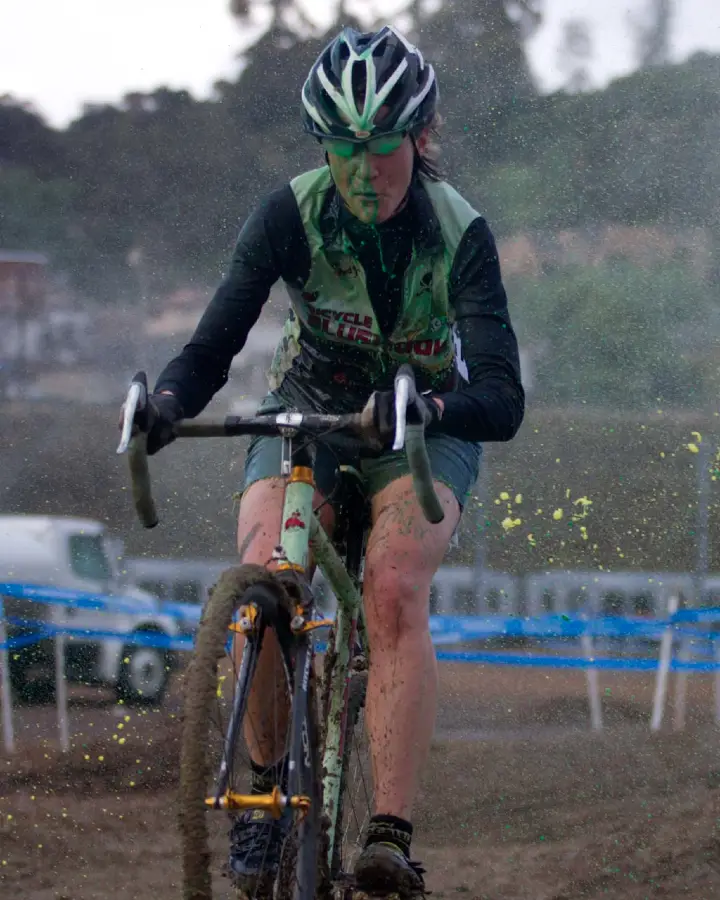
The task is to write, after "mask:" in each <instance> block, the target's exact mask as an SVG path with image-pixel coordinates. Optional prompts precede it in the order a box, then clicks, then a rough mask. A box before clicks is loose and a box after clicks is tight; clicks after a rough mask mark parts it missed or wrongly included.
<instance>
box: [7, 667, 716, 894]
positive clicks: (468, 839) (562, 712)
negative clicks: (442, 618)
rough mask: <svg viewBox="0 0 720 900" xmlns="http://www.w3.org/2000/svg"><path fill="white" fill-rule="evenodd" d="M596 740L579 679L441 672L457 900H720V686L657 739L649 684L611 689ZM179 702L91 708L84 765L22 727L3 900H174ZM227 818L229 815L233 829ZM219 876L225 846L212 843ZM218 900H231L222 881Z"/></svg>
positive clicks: (435, 809)
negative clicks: (716, 706)
mask: <svg viewBox="0 0 720 900" xmlns="http://www.w3.org/2000/svg"><path fill="white" fill-rule="evenodd" d="M601 682H602V690H603V712H604V717H605V724H606V727H605V729H604V730H603V732H602V733H601V734H597V733H593V732H591V731H590V730H589V723H588V711H587V701H586V694H585V682H584V676H583V674H582V673H581V672H571V673H570V674H563V673H560V672H558V671H548V672H544V671H538V670H523V669H503V668H491V667H485V666H475V665H465V666H463V665H454V666H453V665H447V664H445V665H443V666H442V670H441V711H440V715H439V719H438V728H437V733H436V742H435V746H434V748H433V751H432V757H431V761H430V765H429V767H428V771H427V776H426V778H425V781H424V786H423V791H422V795H421V798H420V802H419V805H418V809H417V812H416V814H415V816H414V820H415V825H416V838H415V841H414V855H415V856H416V857H417V858H419V859H422V861H423V864H424V865H425V866H426V868H427V869H428V875H427V881H428V886H429V888H430V889H431V890H432V891H433V897H437V898H442V900H450V898H459V897H461V896H464V895H465V896H468V898H471V900H511V898H513V900H531V898H532V900H576V898H577V900H579V898H583V900H595V898H600V897H602V898H618V900H619V898H623V900H625V898H627V900H644V898H655V897H658V898H660V897H662V898H690V900H712V898H720V754H719V753H718V749H719V745H720V729H718V728H717V727H716V726H715V725H714V724H713V722H712V709H713V700H712V684H711V682H710V680H709V679H705V678H702V677H696V676H692V677H691V678H690V679H689V681H688V710H687V712H688V715H687V725H686V728H685V730H684V731H683V732H673V731H672V730H671V729H670V727H669V723H668V727H666V728H664V729H663V732H662V733H661V734H657V735H651V734H650V731H649V727H648V725H649V714H650V707H651V700H652V681H651V679H650V678H648V677H647V676H639V675H623V676H622V677H621V676H618V675H614V674H613V675H611V674H603V675H602V676H601ZM178 712H179V702H178V696H177V691H175V692H173V693H171V696H170V697H169V699H168V702H167V704H166V706H165V707H164V708H163V710H161V711H153V710H146V711H139V710H130V709H126V708H123V707H117V706H115V705H114V704H112V703H110V702H106V703H100V702H98V701H97V699H94V700H90V699H88V698H85V699H84V700H83V699H82V698H80V697H79V696H78V695H77V694H76V696H75V700H74V703H73V706H72V710H71V716H72V733H73V740H72V747H71V750H70V752H69V753H68V754H67V755H66V756H63V755H62V754H61V753H60V752H59V751H58V749H57V740H56V736H55V733H54V730H53V726H54V721H53V715H54V713H53V709H52V708H45V709H37V708H33V709H27V708H25V709H19V710H18V711H17V715H16V726H17V736H18V744H19V746H18V751H17V753H16V754H15V755H14V756H13V757H12V758H7V757H2V756H0V896H3V897H8V898H9V897H13V898H17V900H100V898H102V900H106V898H107V897H109V896H110V895H116V896H118V897H122V898H124V900H151V898H152V900H165V898H168V900H169V898H171V897H178V896H179V895H180V887H179V862H178V839H177V833H176V814H177V809H176V805H175V796H176V773H177V754H178V738H179V727H180V725H179V718H178ZM220 815H222V814H220ZM215 847H216V850H217V852H218V856H219V858H218V861H217V868H218V870H219V869H220V866H221V864H222V854H223V853H224V846H223V841H222V835H221V832H220V830H218V834H217V837H216V839H215ZM217 896H218V897H225V896H229V892H228V890H227V882H226V881H225V880H224V879H222V878H220V877H218V879H217Z"/></svg>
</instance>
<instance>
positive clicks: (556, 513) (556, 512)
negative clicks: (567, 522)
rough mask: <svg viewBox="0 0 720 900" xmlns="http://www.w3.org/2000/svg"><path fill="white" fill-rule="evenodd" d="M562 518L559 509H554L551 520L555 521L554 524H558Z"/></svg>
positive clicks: (561, 512)
mask: <svg viewBox="0 0 720 900" xmlns="http://www.w3.org/2000/svg"><path fill="white" fill-rule="evenodd" d="M562 517H563V511H562V510H561V509H556V510H555V512H554V513H553V519H555V521H556V522H559V521H560V519H562Z"/></svg>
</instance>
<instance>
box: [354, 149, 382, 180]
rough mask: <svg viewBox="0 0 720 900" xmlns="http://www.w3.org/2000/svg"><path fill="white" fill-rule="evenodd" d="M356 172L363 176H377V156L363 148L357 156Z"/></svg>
mask: <svg viewBox="0 0 720 900" xmlns="http://www.w3.org/2000/svg"><path fill="white" fill-rule="evenodd" d="M355 159H356V160H357V162H356V166H357V168H356V169H355V174H356V175H359V176H360V177H362V178H370V179H372V178H376V177H377V174H378V163H377V157H376V156H374V155H373V154H372V153H368V151H367V150H361V151H360V152H359V153H358V154H357V155H356V156H355Z"/></svg>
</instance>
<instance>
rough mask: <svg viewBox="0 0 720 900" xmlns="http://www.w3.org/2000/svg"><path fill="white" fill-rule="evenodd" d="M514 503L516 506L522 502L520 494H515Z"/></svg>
mask: <svg viewBox="0 0 720 900" xmlns="http://www.w3.org/2000/svg"><path fill="white" fill-rule="evenodd" d="M515 503H516V504H517V505H518V506H519V505H520V504H521V503H522V494H515Z"/></svg>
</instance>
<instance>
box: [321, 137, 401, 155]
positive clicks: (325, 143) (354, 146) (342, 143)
mask: <svg viewBox="0 0 720 900" xmlns="http://www.w3.org/2000/svg"><path fill="white" fill-rule="evenodd" d="M406 134H407V132H406V131H394V132H393V133H392V134H381V135H379V136H378V137H376V138H370V140H369V141H348V140H345V139H344V138H325V137H324V138H320V143H321V144H322V147H323V149H324V150H326V151H327V152H328V153H332V154H334V155H335V156H340V157H342V158H343V159H350V157H351V156H354V155H355V154H356V153H360V152H362V151H363V150H364V151H366V152H367V153H370V154H372V155H373V156H389V155H390V154H391V153H394V152H395V151H396V150H397V149H398V148H399V147H400V145H401V144H402V142H403V141H404V140H405V135H406Z"/></svg>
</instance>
